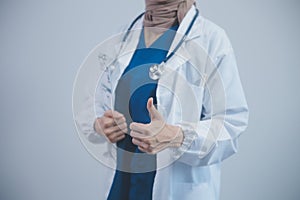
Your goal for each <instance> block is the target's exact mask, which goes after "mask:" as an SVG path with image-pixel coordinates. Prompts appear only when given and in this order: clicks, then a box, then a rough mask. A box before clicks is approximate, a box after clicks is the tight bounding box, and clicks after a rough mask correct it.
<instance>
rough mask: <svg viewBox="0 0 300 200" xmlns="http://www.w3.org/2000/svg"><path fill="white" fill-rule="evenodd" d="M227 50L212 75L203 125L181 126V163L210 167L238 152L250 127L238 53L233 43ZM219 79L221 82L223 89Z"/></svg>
mask: <svg viewBox="0 0 300 200" xmlns="http://www.w3.org/2000/svg"><path fill="white" fill-rule="evenodd" d="M227 47H229V48H226V49H225V50H223V51H222V56H221V57H220V59H219V61H218V63H216V69H217V70H216V71H215V72H216V73H214V72H212V73H210V74H209V76H208V79H207V85H209V86H207V87H205V89H204V92H203V101H202V102H203V103H202V114H201V116H200V118H199V119H200V120H199V122H198V123H197V125H196V126H189V125H187V124H179V126H181V128H182V130H183V133H184V136H185V139H184V142H183V145H182V146H181V147H180V148H178V149H176V150H175V151H176V152H177V155H179V154H178V153H179V152H181V154H180V155H181V156H180V158H179V159H178V161H179V162H183V163H185V164H188V165H192V166H207V165H212V164H216V163H219V162H221V161H223V160H224V159H226V158H228V157H229V156H231V155H232V154H234V153H236V152H237V148H238V137H239V135H240V134H241V133H242V132H243V131H244V130H245V129H246V127H247V124H248V106H247V103H246V100H245V96H244V92H243V88H242V85H241V81H240V78H239V73H238V69H237V65H236V60H235V56H234V52H233V50H232V48H231V45H230V44H228V45H227ZM216 80H221V83H222V87H220V84H216V83H215V81H216ZM216 82H217V81H216ZM219 82H220V81H219ZM223 91H224V92H223ZM212 99H213V100H212ZM222 99H224V100H222ZM219 104H224V106H222V105H219ZM188 144H189V146H186V145H188Z"/></svg>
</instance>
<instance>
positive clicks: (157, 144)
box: [94, 98, 183, 154]
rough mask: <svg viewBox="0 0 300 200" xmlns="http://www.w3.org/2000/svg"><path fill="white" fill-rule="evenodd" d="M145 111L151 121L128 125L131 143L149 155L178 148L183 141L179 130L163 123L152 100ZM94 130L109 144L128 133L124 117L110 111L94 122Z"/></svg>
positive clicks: (121, 138) (150, 99)
mask: <svg viewBox="0 0 300 200" xmlns="http://www.w3.org/2000/svg"><path fill="white" fill-rule="evenodd" d="M147 109H148V112H149V115H150V119H151V122H150V123H149V124H143V123H136V122H132V123H131V124H130V129H131V131H130V136H131V137H132V143H133V144H135V145H137V146H138V148H139V149H140V150H141V151H143V152H146V153H149V154H156V153H158V152H160V151H162V150H164V149H165V148H168V147H180V145H181V144H182V141H183V133H182V130H181V128H180V127H178V126H173V125H169V124H166V123H165V121H164V119H163V117H162V115H161V114H160V113H159V112H158V110H157V109H156V108H155V107H154V105H153V98H149V99H148V102H147ZM94 128H95V130H96V132H97V133H98V134H100V135H104V136H105V137H106V138H107V139H108V141H109V142H111V143H116V142H118V141H120V140H123V139H124V138H125V134H126V133H127V131H128V129H127V123H126V119H125V117H124V115H123V114H121V113H119V112H117V111H111V110H108V111H106V112H105V113H104V115H103V116H102V117H100V118H97V119H96V120H95V123H94Z"/></svg>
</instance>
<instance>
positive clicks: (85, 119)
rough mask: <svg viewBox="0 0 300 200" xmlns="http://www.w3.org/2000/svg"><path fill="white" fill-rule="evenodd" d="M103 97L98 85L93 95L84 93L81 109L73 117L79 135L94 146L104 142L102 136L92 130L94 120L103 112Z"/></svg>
mask: <svg viewBox="0 0 300 200" xmlns="http://www.w3.org/2000/svg"><path fill="white" fill-rule="evenodd" d="M103 96H104V95H103V92H102V91H101V87H100V85H98V86H97V89H96V92H95V94H93V93H92V92H86V96H85V99H84V100H83V102H82V105H81V109H80V111H79V112H78V113H77V114H76V116H75V122H76V127H77V129H78V131H79V134H83V135H84V136H85V137H86V138H87V140H88V141H89V142H91V143H94V144H99V143H103V142H105V141H106V139H105V138H104V136H102V135H99V134H98V133H97V132H96V131H95V129H94V122H95V119H96V118H97V117H100V116H102V115H103V113H104V112H105V110H104V109H105V107H104V104H103V102H102V98H103Z"/></svg>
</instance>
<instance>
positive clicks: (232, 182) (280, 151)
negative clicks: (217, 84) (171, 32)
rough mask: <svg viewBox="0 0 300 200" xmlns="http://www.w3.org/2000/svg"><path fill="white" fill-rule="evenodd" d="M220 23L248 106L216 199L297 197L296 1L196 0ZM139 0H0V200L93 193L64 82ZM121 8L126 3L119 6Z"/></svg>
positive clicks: (94, 173)
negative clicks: (244, 128) (247, 119)
mask: <svg viewBox="0 0 300 200" xmlns="http://www.w3.org/2000/svg"><path fill="white" fill-rule="evenodd" d="M198 5H199V7H200V8H201V11H202V14H203V15H205V16H206V17H207V18H209V19H211V20H212V21H214V22H215V23H217V24H218V25H220V26H222V27H224V28H225V30H226V31H227V33H228V35H229V37H230V39H231V41H232V44H233V47H234V49H235V52H236V57H237V61H238V65H239V70H240V75H241V79H242V82H243V86H244V89H245V93H246V96H247V100H248V103H249V107H250V122H249V128H248V129H247V131H246V132H245V133H244V134H243V135H242V137H241V138H240V149H239V153H238V154H236V155H235V156H233V157H231V158H230V159H228V160H227V161H225V162H224V164H223V171H222V188H221V200H235V199H243V200H253V199H255V200H266V199H272V200H277V199H278V200H281V199H289V200H297V199H300V192H299V189H300V188H299V185H300V175H299V172H298V170H299V169H300V156H299V150H300V148H299V140H300V131H299V130H300V125H299V124H300V123H299V115H298V112H299V102H300V95H299V80H298V78H299V75H300V68H299V67H300V61H299V58H300V55H299V52H300V51H299V38H298V37H299V35H300V27H299V19H300V16H299V15H300V14H299V13H300V12H299V8H300V2H299V1H298V0H284V1H283V0H281V1H280V0H251V1H247V0H239V1H234V0H227V1H216V0H206V1H204V0H203V1H198ZM143 7H144V1H143V0H133V1H121V0H119V1H101V0H52V1H43V0H26V1H25V0H23V1H21V0H19V1H17V0H1V1H0V67H1V68H0V69H1V72H0V92H1V93H0V94H1V96H0V97H1V103H0V122H1V126H0V134H1V135H0V159H1V160H0V199H1V200H17V199H23V200H40V199H42V200H54V199H55V200H59V199H74V200H77V199H89V200H93V199H98V195H99V193H98V189H97V188H98V187H99V186H100V184H101V182H102V181H105V180H101V177H100V176H99V171H98V168H99V165H100V164H99V163H98V162H97V161H96V160H94V159H93V158H92V157H91V156H90V155H89V154H88V153H87V152H86V150H85V149H84V147H83V146H82V145H81V143H80V141H79V138H78V137H77V133H76V132H75V128H74V124H73V119H72V109H71V97H72V84H73V81H74V78H75V75H76V71H77V69H78V67H79V66H80V64H81V63H82V61H83V60H84V58H85V57H86V55H87V54H88V53H89V51H90V50H91V49H92V48H93V47H94V46H96V45H97V44H98V43H99V42H101V41H102V40H103V39H105V38H107V37H109V36H110V34H111V33H113V32H115V31H116V30H118V27H120V26H121V25H123V24H126V23H128V22H130V20H131V19H132V18H134V16H136V15H137V14H138V13H140V11H142V10H143ZM125 8H126V9H125Z"/></svg>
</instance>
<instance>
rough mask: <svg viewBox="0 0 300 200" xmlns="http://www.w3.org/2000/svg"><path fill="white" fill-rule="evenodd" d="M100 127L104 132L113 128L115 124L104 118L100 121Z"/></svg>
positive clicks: (110, 119) (111, 120)
mask: <svg viewBox="0 0 300 200" xmlns="http://www.w3.org/2000/svg"><path fill="white" fill-rule="evenodd" d="M100 125H101V128H102V129H104V130H105V129H107V128H110V127H112V126H115V125H116V123H115V121H114V120H113V119H112V118H108V117H104V118H102V119H101V121H100Z"/></svg>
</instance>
